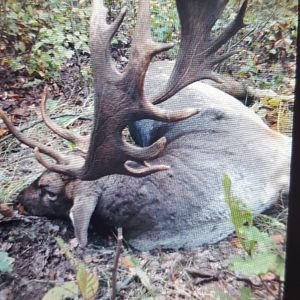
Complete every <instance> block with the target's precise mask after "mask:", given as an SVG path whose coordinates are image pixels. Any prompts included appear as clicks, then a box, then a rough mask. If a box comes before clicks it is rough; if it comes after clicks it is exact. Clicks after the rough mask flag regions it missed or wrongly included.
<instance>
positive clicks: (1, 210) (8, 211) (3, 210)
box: [0, 203, 14, 217]
mask: <svg viewBox="0 0 300 300" xmlns="http://www.w3.org/2000/svg"><path fill="white" fill-rule="evenodd" d="M13 213H14V211H13V209H12V208H11V207H9V206H8V205H7V204H2V203H0V214H1V215H3V216H4V217H12V216H13Z"/></svg>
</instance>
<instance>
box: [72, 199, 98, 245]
mask: <svg viewBox="0 0 300 300" xmlns="http://www.w3.org/2000/svg"><path fill="white" fill-rule="evenodd" d="M97 203H98V197H93V198H92V197H90V198H88V199H86V198H84V197H78V196H76V197H75V198H74V205H73V207H72V208H71V212H70V218H71V220H72V223H73V227H74V232H75V236H76V238H77V240H78V243H79V244H80V245H81V246H82V247H84V246H86V244H87V241H88V227H89V224H90V220H91V217H92V215H93V213H94V211H95V208H96V206H97Z"/></svg>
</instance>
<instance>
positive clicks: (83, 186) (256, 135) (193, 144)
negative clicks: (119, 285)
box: [0, 0, 291, 250]
mask: <svg viewBox="0 0 300 300" xmlns="http://www.w3.org/2000/svg"><path fill="white" fill-rule="evenodd" d="M227 2H228V1H224V0H215V1H211V0H202V1H199V0H177V1H176V3H177V8H178V13H179V17H180V21H181V44H180V49H179V53H178V56H177V60H176V62H175V64H174V63H173V62H166V61H164V62H156V63H153V64H151V65H150V66H149V64H150V61H151V58H152V57H153V56H154V55H155V54H157V53H159V52H161V51H164V50H167V49H169V48H170V47H171V45H170V44H158V43H156V42H154V41H153V40H152V38H151V33H150V5H149V1H146V0H141V1H140V3H139V11H138V16H137V25H136V28H135V32H134V37H133V42H132V50H131V56H130V59H129V63H128V65H127V66H126V68H125V70H124V71H123V72H119V71H118V70H117V69H116V68H115V66H114V63H113V61H112V58H111V55H110V42H111V39H112V37H113V36H114V34H115V32H116V31H117V30H118V28H119V26H120V24H121V22H122V20H123V18H124V16H125V12H126V10H125V9H123V10H121V12H120V15H119V16H118V17H117V18H116V19H115V21H114V22H112V23H111V24H108V23H107V22H106V16H107V9H106V8H105V7H104V4H103V1H101V0H94V1H93V9H92V17H91V27H90V49H91V64H92V68H93V76H94V87H95V98H94V111H95V112H94V125H93V129H92V133H91V137H90V139H87V138H86V137H81V136H77V135H75V134H74V133H71V132H70V131H68V130H66V129H62V128H59V127H58V126H57V125H56V124H54V123H53V121H52V120H51V119H50V118H49V117H48V116H47V114H46V111H45V107H46V99H47V96H46V93H45V94H44V96H43V99H42V115H43V118H44V121H45V123H46V125H47V126H48V127H49V128H50V129H52V130H53V131H54V132H55V133H56V134H58V135H59V136H61V137H62V138H64V139H67V140H69V141H72V142H74V143H75V144H76V145H77V149H75V150H74V151H71V152H69V153H68V154H66V155H62V154H60V153H58V152H57V151H55V150H53V149H51V148H49V147H46V146H44V145H41V144H39V143H38V142H36V141H33V140H31V139H29V138H28V137H26V136H24V135H23V134H22V133H20V132H19V131H18V130H17V129H16V128H15V127H13V125H12V124H11V122H10V121H9V120H8V118H7V116H6V115H5V114H4V113H3V112H1V114H0V116H1V118H2V119H3V120H4V122H5V124H6V125H7V127H8V128H9V129H10V131H11V133H12V134H13V135H14V136H15V137H16V138H17V139H18V140H19V141H20V142H21V143H23V144H26V145H27V146H29V147H31V148H34V149H35V150H34V151H35V155H36V159H37V160H38V161H39V162H40V163H41V164H42V165H43V166H45V168H46V169H47V170H46V171H45V172H44V173H43V174H42V175H41V176H40V177H39V178H38V179H37V180H36V181H34V182H33V183H32V184H31V185H30V186H29V187H27V188H26V189H25V190H23V191H22V192H21V193H20V194H19V196H18V201H19V202H20V203H21V204H22V205H23V206H24V208H25V209H26V211H27V212H29V213H30V214H33V215H44V216H68V215H70V217H71V219H72V222H73V226H74V229H75V235H76V237H77V239H78V241H79V242H80V244H81V245H83V246H84V245H86V244H87V230H88V226H89V224H90V221H92V224H93V225H94V226H95V228H96V229H98V230H113V229H114V228H116V227H122V228H123V232H124V236H125V239H126V240H127V241H128V243H129V244H130V245H132V246H133V247H135V248H137V249H140V250H149V249H153V248H156V247H161V248H173V249H176V248H180V247H187V248H189V247H193V246H197V245H201V244H204V243H215V242H217V241H219V240H221V239H223V238H225V237H226V236H228V234H230V233H232V232H233V226H232V224H231V221H230V213H229V208H228V206H227V204H226V203H225V201H224V191H223V187H222V177H223V174H224V173H227V174H228V175H229V176H230V178H231V180H232V192H233V195H234V196H235V197H238V198H240V199H243V200H244V202H245V203H246V204H247V205H248V206H249V207H250V208H251V209H252V211H253V212H254V213H255V214H257V213H260V212H262V211H264V210H266V209H267V208H269V207H270V206H271V205H272V204H274V203H275V202H276V201H277V200H278V198H279V196H280V193H282V192H287V191H288V184H289V163H290V147H291V140H290V138H288V137H286V136H284V135H282V134H280V133H278V132H275V131H272V130H271V129H270V128H269V127H268V126H266V125H265V124H264V123H263V122H262V120H261V119H260V118H259V117H258V116H257V115H256V114H254V113H253V112H252V111H251V110H250V109H249V108H247V107H245V106H244V105H243V104H241V103H240V102H239V101H238V100H236V99H235V98H233V97H232V96H229V95H228V94H226V93H224V92H222V91H220V90H218V89H216V88H214V87H212V86H209V85H206V84H204V83H201V82H196V81H198V80H200V79H204V78H212V79H214V78H216V77H215V76H214V73H213V72H212V69H213V67H214V66H215V65H217V64H218V63H219V62H221V61H223V60H224V59H226V58H227V57H228V56H229V55H230V54H232V53H230V54H224V55H217V54H216V52H217V51H218V49H220V47H221V46H222V45H224V44H225V43H226V41H227V40H228V39H229V38H231V37H232V36H233V35H234V34H235V33H236V32H237V31H238V30H239V29H240V28H241V27H243V26H244V24H243V16H244V13H245V10H246V6H247V1H245V2H244V3H243V5H242V6H241V9H240V11H239V12H238V14H237V16H236V18H235V20H234V21H233V22H232V23H231V24H230V25H229V26H228V27H227V29H225V30H224V32H223V33H222V34H221V35H220V36H218V37H213V36H212V34H211V30H212V27H213V26H214V24H215V23H216V21H217V20H218V18H219V17H220V15H221V13H222V12H223V10H224V8H225V6H226V4H227ZM146 73H147V74H146ZM192 83H193V84H192ZM187 86H188V87H187ZM161 87H163V88H162V89H161ZM169 98H172V99H170V100H169V101H166V100H167V99H169ZM187 107H194V108H187ZM173 111H175V112H173ZM177 121H180V122H177ZM126 126H129V127H130V129H131V134H132V136H133V138H134V139H135V142H136V145H131V144H128V143H127V142H126V141H124V139H123V138H122V131H123V129H124V128H125V127H126ZM166 143H167V144H166ZM41 153H43V154H46V155H47V156H50V157H51V158H53V159H54V160H55V161H56V163H53V162H49V161H48V160H45V158H44V157H43V156H42V155H41ZM148 160H151V165H150V163H149V162H147V161H148ZM158 171H162V172H158Z"/></svg>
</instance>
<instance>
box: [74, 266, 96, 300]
mask: <svg viewBox="0 0 300 300" xmlns="http://www.w3.org/2000/svg"><path fill="white" fill-rule="evenodd" d="M77 283H78V286H79V290H80V293H81V295H82V297H83V298H84V299H94V298H95V296H96V294H97V291H98V289H99V280H98V276H97V275H96V274H93V273H91V272H89V271H87V269H86V268H85V267H84V266H80V267H79V268H78V270H77Z"/></svg>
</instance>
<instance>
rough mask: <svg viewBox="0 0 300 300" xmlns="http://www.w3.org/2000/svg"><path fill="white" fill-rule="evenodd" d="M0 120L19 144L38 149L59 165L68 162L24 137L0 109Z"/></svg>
mask: <svg viewBox="0 0 300 300" xmlns="http://www.w3.org/2000/svg"><path fill="white" fill-rule="evenodd" d="M0 118H1V119H2V120H3V122H4V123H5V125H6V126H7V128H8V129H9V130H10V132H11V133H12V135H14V136H15V137H16V139H17V140H19V141H20V142H21V143H23V144H25V145H26V146H28V147H30V148H32V149H34V148H39V149H40V151H41V152H42V153H44V154H47V155H49V156H50V157H52V158H53V159H55V160H56V161H57V162H58V163H60V164H65V163H67V162H68V159H67V158H66V157H64V156H63V155H61V154H60V153H59V152H58V151H55V150H53V149H51V148H49V147H47V146H45V145H43V144H41V143H39V142H37V141H35V140H32V139H31V138H29V137H28V136H26V135H24V134H23V133H22V132H21V131H19V130H18V129H17V128H16V127H15V126H14V125H13V124H12V122H11V121H10V120H9V119H8V116H7V115H6V114H5V113H4V112H3V111H2V110H1V109H0Z"/></svg>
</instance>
